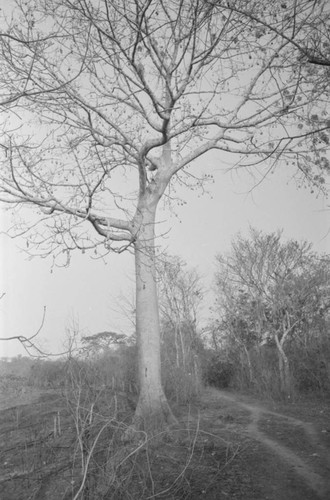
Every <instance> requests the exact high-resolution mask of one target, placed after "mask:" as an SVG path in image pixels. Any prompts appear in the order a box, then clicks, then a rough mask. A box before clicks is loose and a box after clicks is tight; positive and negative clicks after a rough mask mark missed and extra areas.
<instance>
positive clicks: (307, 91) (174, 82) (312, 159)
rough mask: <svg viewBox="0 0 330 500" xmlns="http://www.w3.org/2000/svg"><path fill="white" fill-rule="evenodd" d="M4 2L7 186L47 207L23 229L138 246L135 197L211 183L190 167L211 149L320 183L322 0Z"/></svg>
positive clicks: (328, 123) (1, 46)
mask: <svg viewBox="0 0 330 500" xmlns="http://www.w3.org/2000/svg"><path fill="white" fill-rule="evenodd" d="M6 4H7V5H8V6H7V7H5V8H3V9H2V11H1V13H0V16H1V26H2V27H5V28H3V29H2V32H1V33H0V58H1V64H0V106H1V114H2V129H1V135H0V142H1V147H0V161H1V171H0V199H1V200H2V201H4V202H6V203H9V204H12V206H15V207H17V208H20V207H21V206H22V205H33V206H34V207H35V208H36V209H37V214H36V213H35V212H33V213H32V215H31V219H30V221H29V223H28V226H26V224H25V225H23V226H19V225H17V226H16V227H15V228H14V233H13V234H22V233H24V234H25V236H26V237H27V238H28V244H29V245H31V244H32V245H34V247H35V251H37V252H39V253H41V254H45V253H53V254H54V255H57V254H60V253H61V252H63V254H62V255H63V256H64V263H67V262H68V261H69V258H70V251H71V250H73V249H75V248H80V249H81V250H82V251H85V250H86V249H91V248H93V249H94V251H95V253H96V255H97V256H99V255H104V254H105V253H107V252H108V251H109V250H116V251H122V250H124V249H126V248H128V247H130V245H131V244H132V243H133V242H134V239H135V238H136V235H137V233H138V231H139V220H138V217H137V211H138V209H139V200H140V201H141V199H143V197H144V196H145V195H146V193H148V192H149V193H156V194H155V196H156V198H157V196H158V198H160V197H161V196H162V194H163V193H164V192H167V193H168V194H170V191H168V190H167V191H166V188H168V187H171V185H172V182H173V180H174V179H176V181H177V182H181V183H184V184H187V185H190V184H191V182H195V181H196V182H197V183H201V182H203V181H204V180H205V179H207V178H208V175H209V174H208V173H207V172H202V174H201V176H199V178H197V179H196V176H195V175H193V174H192V172H191V169H190V168H188V167H190V166H191V165H192V164H193V163H194V160H197V159H199V158H200V157H201V156H203V155H204V154H205V153H207V152H208V151H210V150H212V149H215V150H218V151H219V153H220V154H219V158H220V159H222V160H224V161H226V162H227V161H229V158H231V157H230V156H229V153H234V154H236V157H235V160H234V163H235V165H236V166H237V165H239V166H245V167H248V166H249V165H250V166H251V165H256V164H261V163H262V162H264V163H263V164H264V165H265V171H264V174H265V175H266V174H267V173H268V172H269V171H270V170H272V169H273V168H274V167H275V165H276V164H277V163H278V162H281V163H282V165H284V166H287V168H292V169H294V171H295V172H296V173H297V175H298V176H299V179H304V180H307V181H308V182H309V183H311V184H313V185H315V186H316V187H317V188H318V189H319V188H322V187H323V186H324V184H325V182H326V174H327V173H328V172H329V170H330V165H329V158H328V156H327V148H328V144H329V127H330V111H329V104H328V102H329V85H328V82H329V65H330V39H329V6H328V5H327V2H326V1H314V2H313V1H307V0H302V1H296V0H295V1H292V2H285V1H278V0H275V1H273V2H268V1H267V2H266V1H261V2H260V1H252V0H250V1H246V0H244V1H243V0H238V1H237V0H236V1H231V0H229V1H226V2H224V1H204V0H203V1H201V0H170V1H168V2H164V1H162V0H127V1H125V2H123V1H122V0H98V1H97V0H53V1H52V2H48V1H46V0H31V1H29V2H23V1H21V0H16V1H14V0H12V2H8V3H6ZM40 223H41V227H42V230H41V231H39V232H38V231H35V226H37V225H39V224H40ZM91 229H94V230H96V232H95V231H91Z"/></svg>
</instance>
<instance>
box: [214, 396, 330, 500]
mask: <svg viewBox="0 0 330 500" xmlns="http://www.w3.org/2000/svg"><path fill="white" fill-rule="evenodd" d="M210 391H211V393H212V394H214V396H216V395H218V397H220V398H221V399H224V400H226V401H229V402H230V403H232V404H234V405H236V406H239V407H240V408H243V409H245V410H247V411H249V413H250V422H249V424H248V425H247V427H246V429H245V432H246V433H247V434H248V435H249V436H250V437H251V438H253V439H254V440H256V441H258V442H260V443H261V444H263V445H264V446H266V447H267V448H269V449H271V450H272V451H273V452H274V453H276V455H277V456H278V457H279V458H280V459H281V460H283V461H285V462H286V463H287V464H288V465H289V466H290V467H291V468H292V469H293V470H294V471H295V473H296V474H297V475H298V476H300V477H301V478H302V479H303V480H304V481H305V483H306V484H307V485H308V486H309V487H310V488H311V489H312V490H313V491H314V492H315V493H316V494H317V495H318V496H319V498H320V499H322V500H323V499H324V500H327V499H329V498H330V480H326V479H324V478H323V477H322V476H321V475H320V474H318V473H317V472H315V471H314V470H313V469H312V468H311V467H310V465H308V464H307V463H306V462H305V461H304V460H302V459H301V458H300V457H299V456H298V455H297V454H296V453H295V452H294V451H292V450H291V449H290V448H289V447H287V446H285V445H283V444H281V443H279V442H278V441H276V440H274V439H272V438H270V437H268V436H267V435H266V434H265V433H264V432H262V431H261V430H260V429H259V423H260V420H261V417H262V416H263V415H272V416H274V417H276V418H281V419H285V420H286V421H287V422H288V423H290V424H291V425H293V426H299V427H301V428H303V429H304V431H305V434H306V437H307V439H308V440H309V442H310V443H311V444H312V445H313V446H314V447H315V448H317V449H318V450H320V451H321V453H322V455H323V456H325V461H326V463H327V465H328V466H329V465H330V457H329V452H328V450H326V449H325V448H324V447H323V446H322V445H320V443H319V442H318V441H319V440H318V436H317V432H316V430H315V428H314V426H313V425H312V424H310V423H306V422H303V421H302V420H299V419H297V418H293V417H290V416H287V415H283V414H281V413H277V412H274V411H271V410H268V409H266V408H264V407H262V406H260V405H258V404H251V403H245V402H243V401H240V400H239V399H238V398H237V397H236V396H234V395H231V394H228V393H226V392H224V391H220V390H217V389H213V388H211V389H210Z"/></svg>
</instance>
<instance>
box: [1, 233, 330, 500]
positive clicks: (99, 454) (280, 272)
mask: <svg viewBox="0 0 330 500" xmlns="http://www.w3.org/2000/svg"><path fill="white" fill-rule="evenodd" d="M266 249H268V251H266ZM247 255H249V256H250V260H249V259H248V258H247ZM258 255H259V256H261V255H262V259H259V258H258ZM216 267H217V272H216V273H215V276H214V284H215V286H214V292H215V295H214V297H215V299H214V307H213V310H212V314H211V312H210V315H211V316H212V317H210V318H209V320H208V323H207V324H206V325H205V324H204V322H203V321H201V317H202V312H203V307H202V306H203V286H202V281H201V279H200V278H199V276H198V273H197V270H196V269H190V268H189V267H188V266H187V265H186V264H185V262H184V261H183V260H182V259H180V258H177V257H172V256H169V255H167V256H166V258H165V256H164V258H163V261H162V265H161V266H160V268H159V276H161V278H162V279H161V286H160V297H159V299H160V304H161V311H162V313H161V345H162V358H161V376H162V380H163V387H164V392H165V395H166V397H167V399H168V401H169V402H170V405H171V408H172V411H173V414H174V416H175V423H174V424H172V425H171V426H167V428H166V429H165V430H159V427H158V426H157V425H155V426H154V427H152V426H149V432H148V433H146V432H145V431H143V430H137V429H134V430H133V429H132V426H131V421H132V418H133V415H134V413H135V410H136V405H137V404H138V395H139V386H138V380H139V379H138V377H137V372H138V355H137V345H136V338H135V336H126V335H123V334H117V333H115V332H107V331H105V332H99V333H98V334H96V335H90V336H84V337H81V335H80V333H79V330H78V329H77V328H72V329H69V330H68V333H69V337H70V339H69V340H70V341H69V345H70V346H71V347H70V349H69V350H68V352H67V354H66V356H64V357H61V358H59V359H57V360H50V359H47V358H44V359H43V358H40V357H39V358H38V359H35V358H33V357H22V356H20V357H17V358H14V359H10V360H5V359H2V361H1V364H0V369H1V393H0V394H1V400H0V401H1V403H2V411H1V412H0V433H1V436H2V439H1V443H2V444H1V447H0V454H1V462H0V463H1V465H0V467H1V475H2V479H1V482H0V484H1V487H2V490H3V491H4V494H3V496H2V498H4V499H5V500H9V499H12V498H15V499H17V500H20V499H22V500H23V498H24V499H25V498H27V494H28V498H36V499H43V498H49V499H54V500H55V499H56V500H58V499H60V498H63V499H95V500H96V499H99V498H104V499H113V500H116V499H120V498H122V499H132V498H133V499H148V498H150V499H151V498H164V499H170V498H173V499H189V498H193V499H194V498H196V499H198V498H204V497H205V498H210V499H214V500H215V499H225V498H228V496H229V497H231V498H238V499H241V500H243V499H244V500H245V499H250V500H263V499H264V498H270V499H274V500H275V499H277V500H278V499H283V500H284V499H289V500H298V499H301V498H306V499H310V500H314V499H315V500H317V499H326V498H327V496H328V494H329V491H330V484H329V481H328V477H329V467H330V429H329V412H330V400H329V389H330V376H329V375H330V374H329V366H330V339H329V326H330V325H329V323H330V288H329V283H330V280H329V279H328V273H329V270H330V269H329V260H328V257H327V256H325V255H317V254H316V253H315V252H313V251H312V249H311V247H310V245H308V244H307V243H304V242H303V243H298V242H294V241H283V239H282V237H281V233H276V234H263V233H260V232H258V231H256V230H254V229H251V231H250V235H249V237H247V238H243V237H242V236H241V235H237V236H236V238H234V240H233V245H232V250H231V251H230V252H228V254H227V255H223V256H220V255H218V256H217V258H216ZM289 267H290V272H289ZM266 271H267V272H266ZM238 276H240V277H241V278H240V279H241V281H240V279H239V277H238ZM248 276H249V277H250V281H249V280H248V279H247V277H248ZM257 276H258V277H259V280H260V281H257V280H256V277H257ZM252 278H253V279H252ZM275 278H276V279H275ZM261 283H263V285H264V289H263V288H262V287H261V285H260V284H261ZM249 285H250V287H249ZM252 285H253V286H254V285H258V287H257V290H258V292H260V293H261V292H262V291H263V290H266V289H267V293H266V294H265V295H262V294H260V295H258V297H259V299H258V300H257V298H256V296H255V295H253V292H254V291H255V289H254V288H253V286H252ZM279 286H280V287H281V293H279V291H278V287H279ZM284 291H285V293H284ZM289 322H291V323H290V324H291V326H292V327H291V328H290V325H289ZM284 335H285V341H283V340H282V339H283V336H284ZM276 336H277V340H278V342H277V341H276ZM278 344H280V346H281V347H282V351H283V353H284V355H285V358H286V363H287V365H288V367H289V368H288V369H287V370H286V371H285V372H284V375H283V373H282V374H281V367H283V360H282V356H283V353H282V351H281V350H280V349H279V348H278ZM283 376H286V377H288V379H287V380H283ZM288 388H289V389H290V391H289V392H288ZM256 397H257V399H256Z"/></svg>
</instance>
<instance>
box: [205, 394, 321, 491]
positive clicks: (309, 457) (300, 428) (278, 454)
mask: <svg viewBox="0 0 330 500" xmlns="http://www.w3.org/2000/svg"><path fill="white" fill-rule="evenodd" d="M210 400H211V401H213V406H214V404H215V403H216V402H217V401H218V402H219V403H221V405H222V409H223V410H224V414H222V415H220V419H222V421H226V422H227V428H228V429H229V430H230V428H232V429H233V430H234V431H235V432H238V433H239V434H240V435H241V436H247V437H248V438H250V439H252V440H253V441H257V442H258V443H260V444H261V445H262V447H263V448H264V449H266V450H267V451H268V452H269V451H270V452H271V454H272V455H273V456H274V458H275V459H277V460H280V462H282V464H283V465H285V467H284V468H283V470H284V471H285V470H288V471H290V473H292V472H293V473H294V475H295V476H296V477H295V480H293V484H292V488H293V489H295V488H296V484H295V483H299V486H300V487H303V484H305V485H306V488H307V489H308V490H310V491H311V492H313V493H314V498H320V499H322V500H323V499H324V500H328V499H330V450H329V447H327V446H326V443H323V442H322V440H323V439H322V438H323V435H322V432H323V433H329V434H330V429H328V430H323V431H321V433H320V430H319V429H317V428H316V426H315V425H313V423H311V422H306V421H305V420H303V419H300V418H296V417H292V416H289V415H285V414H283V413H279V412H276V411H272V410H270V409H268V408H266V407H264V406H262V405H261V404H260V403H258V402H255V401H252V402H251V400H248V401H246V398H243V397H240V396H238V395H236V394H232V393H228V392H226V391H220V390H217V389H213V388H210V389H209V390H208V391H207V395H206V400H205V404H208V403H207V401H209V402H210ZM220 408H221V406H220ZM242 411H243V412H244V413H243V414H244V418H242V416H243V414H242ZM240 412H241V413H240ZM237 422H238V423H237ZM329 426H330V421H329V423H328V427H329ZM258 453H260V450H259V451H258ZM250 458H251V459H252V457H250ZM268 472H269V477H268V479H267V480H268V481H270V483H272V482H274V481H275V482H276V479H275V476H274V474H272V471H271V470H269V471H268ZM263 474H264V472H263ZM266 486H267V485H266ZM271 486H272V489H273V490H274V491H276V484H272V485H271ZM283 494H284V493H283V487H282V495H283ZM278 495H279V496H277V497H276V496H275V497H274V498H287V499H291V498H296V496H295V495H294V494H293V495H291V493H290V492H289V491H288V492H287V496H285V497H283V496H281V494H278ZM267 498H273V497H272V496H269V497H267ZM297 498H299V496H298V497H297ZM305 498H313V494H311V495H310V496H307V495H306V497H304V500H305Z"/></svg>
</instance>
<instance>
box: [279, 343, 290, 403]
mask: <svg viewBox="0 0 330 500" xmlns="http://www.w3.org/2000/svg"><path fill="white" fill-rule="evenodd" d="M282 340H283V338H282ZM275 342H276V346H277V353H278V364H279V371H280V389H281V392H282V393H283V395H284V396H285V397H286V398H290V397H291V374H290V365H289V360H288V357H287V355H286V354H285V352H284V349H283V345H282V342H280V341H279V339H278V336H277V335H275Z"/></svg>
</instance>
